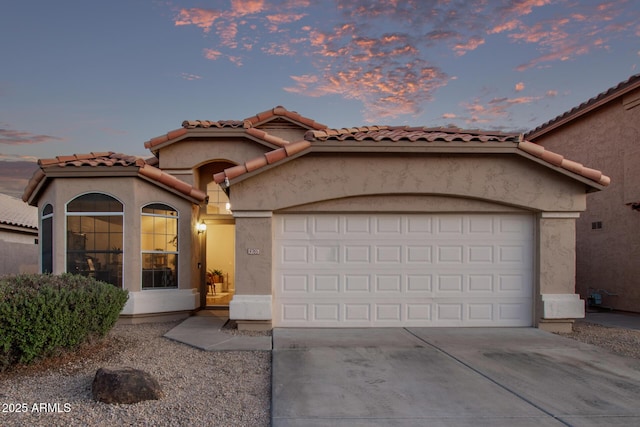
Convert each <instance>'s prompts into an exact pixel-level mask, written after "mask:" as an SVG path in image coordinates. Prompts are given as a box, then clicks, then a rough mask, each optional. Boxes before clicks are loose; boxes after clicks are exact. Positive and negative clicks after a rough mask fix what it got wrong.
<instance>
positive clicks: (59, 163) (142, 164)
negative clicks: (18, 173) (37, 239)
mask: <svg viewBox="0 0 640 427" xmlns="http://www.w3.org/2000/svg"><path fill="white" fill-rule="evenodd" d="M151 162H153V159H151ZM149 163H150V162H147V161H146V160H145V159H142V158H140V157H136V156H129V155H126V154H122V153H114V152H112V151H109V152H101V153H88V154H74V155H72V156H57V157H55V158H53V159H40V160H38V165H39V166H40V168H39V169H38V170H36V172H35V173H34V174H33V176H32V177H31V180H30V181H29V183H28V184H27V187H26V189H25V191H24V194H23V195H22V200H23V201H25V202H28V201H30V199H31V197H32V195H33V193H34V192H35V191H36V190H37V188H38V187H39V186H40V185H41V183H43V181H44V180H45V179H46V177H47V171H53V170H54V168H71V167H81V166H89V167H92V168H102V167H116V166H122V167H124V168H137V172H138V175H140V176H143V177H145V178H147V179H149V180H151V181H152V182H154V183H156V184H160V185H162V186H165V187H168V188H169V189H173V190H175V191H176V192H178V193H180V194H181V195H183V196H187V197H189V198H191V199H194V200H196V201H198V202H202V201H204V200H205V199H206V198H207V195H206V193H204V192H203V191H201V190H199V189H197V188H195V187H193V186H192V185H190V184H187V183H186V182H184V181H181V180H179V179H178V178H176V177H174V176H173V175H170V174H168V173H166V172H163V171H161V170H160V169H158V168H156V167H155V166H152V165H151V164H149ZM70 172H71V173H72V172H73V171H70ZM114 174H115V171H114Z"/></svg>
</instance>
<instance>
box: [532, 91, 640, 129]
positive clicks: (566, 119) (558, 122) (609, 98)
mask: <svg viewBox="0 0 640 427" xmlns="http://www.w3.org/2000/svg"><path fill="white" fill-rule="evenodd" d="M638 88H640V79H638V80H637V81H635V82H633V83H632V84H630V85H628V86H623V87H621V88H620V89H618V90H615V91H613V92H611V93H610V94H608V95H605V96H603V97H602V98H601V99H598V100H596V101H594V102H593V103H592V104H587V105H585V106H584V107H582V108H580V107H579V106H578V107H576V108H575V109H574V110H575V111H573V110H569V111H568V112H566V113H564V114H561V115H560V116H558V117H556V118H555V119H552V120H551V121H549V122H547V124H546V125H545V124H542V125H541V126H540V127H539V128H536V129H534V130H533V131H531V132H529V133H526V134H525V137H526V139H527V140H529V141H533V140H535V139H536V138H539V137H540V136H542V135H544V134H547V133H549V132H552V131H553V130H555V129H557V128H559V127H562V126H564V125H566V124H567V123H570V122H572V121H573V120H576V119H578V118H580V117H582V116H584V115H586V114H588V113H590V112H591V111H594V110H596V109H598V108H600V107H602V106H603V105H605V104H608V103H610V102H613V101H615V100H616V99H618V98H620V97H622V96H624V95H626V94H627V93H629V92H631V91H634V90H636V89H638ZM588 102H589V101H587V103H588ZM572 111H573V112H572Z"/></svg>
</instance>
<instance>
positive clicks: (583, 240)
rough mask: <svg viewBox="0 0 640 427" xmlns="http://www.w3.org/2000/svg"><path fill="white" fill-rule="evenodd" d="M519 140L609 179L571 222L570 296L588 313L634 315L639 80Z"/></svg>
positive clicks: (639, 307)
mask: <svg viewBox="0 0 640 427" xmlns="http://www.w3.org/2000/svg"><path fill="white" fill-rule="evenodd" d="M525 137H526V138H527V139H528V140H530V141H532V142H535V143H537V144H540V145H542V146H543V147H545V148H547V149H549V150H553V151H555V152H557V153H562V154H563V155H566V156H567V157H569V158H571V159H575V160H577V161H580V162H584V163H586V164H589V165H590V166H592V167H595V168H597V169H602V170H607V171H610V173H611V179H612V184H611V186H610V188H608V189H607V191H603V192H594V193H591V194H589V196H588V205H589V208H588V209H587V211H586V212H584V213H583V214H582V215H581V216H580V218H579V219H578V220H577V222H576V234H577V237H576V238H577V248H576V258H577V266H576V289H577V291H578V292H579V294H580V295H581V296H582V298H584V299H587V300H588V301H589V303H590V305H592V306H595V307H605V308H612V309H616V310H624V311H631V312H640V279H638V278H639V277H640V264H639V263H638V262H637V260H638V257H639V256H640V211H639V210H638V208H639V207H640V171H639V170H638V168H637V165H638V164H639V162H640V74H636V75H634V76H632V77H630V78H629V79H628V80H626V81H624V82H621V83H620V84H618V85H617V86H615V87H612V88H610V89H609V90H607V91H605V92H602V93H600V94H599V95H597V96H595V97H593V98H591V99H589V100H587V101H585V102H584V103H582V104H580V105H579V106H577V107H575V108H573V109H572V110H570V111H568V112H566V113H564V114H562V115H560V116H558V117H556V118H554V119H553V120H551V121H549V122H547V123H545V124H543V125H541V126H539V127H537V128H536V129H534V130H532V131H531V132H529V133H527V134H526V135H525Z"/></svg>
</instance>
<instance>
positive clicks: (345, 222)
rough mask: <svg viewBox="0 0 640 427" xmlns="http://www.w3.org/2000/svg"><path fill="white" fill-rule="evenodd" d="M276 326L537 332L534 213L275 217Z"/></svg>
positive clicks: (274, 320) (274, 319) (274, 321)
mask: <svg viewBox="0 0 640 427" xmlns="http://www.w3.org/2000/svg"><path fill="white" fill-rule="evenodd" d="M274 224H275V242H274V244H275V246H274V249H275V250H274V318H273V324H274V326H279V327H323V326H326V327H361V326H531V324H532V282H533V281H532V276H533V274H532V260H533V255H532V247H533V221H532V216H531V215H517V214H513V215H504V214H503V215H496V214H493V215H481V214H471V215H462V214H432V215H428V214H415V215H414V214H406V215H402V214H397V215H393V214H389V215H387V214H385V215H374V214H314V215H293V214H291V215H274Z"/></svg>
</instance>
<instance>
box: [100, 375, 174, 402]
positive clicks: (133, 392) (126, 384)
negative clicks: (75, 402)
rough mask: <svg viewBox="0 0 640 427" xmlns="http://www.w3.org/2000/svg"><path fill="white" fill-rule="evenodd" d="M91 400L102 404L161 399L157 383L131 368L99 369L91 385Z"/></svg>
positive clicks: (148, 376)
mask: <svg viewBox="0 0 640 427" xmlns="http://www.w3.org/2000/svg"><path fill="white" fill-rule="evenodd" d="M91 392H92V394H93V398H94V399H95V400H98V401H100V402H104V403H137V402H141V401H143V400H158V399H160V398H161V397H163V393H162V389H161V388H160V384H159V383H158V381H157V380H156V379H155V378H153V377H152V376H151V375H150V374H149V373H147V372H144V371H141V370H139V369H133V368H129V367H126V368H119V369H109V368H100V369H98V371H97V372H96V376H95V377H94V378H93V384H91Z"/></svg>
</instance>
